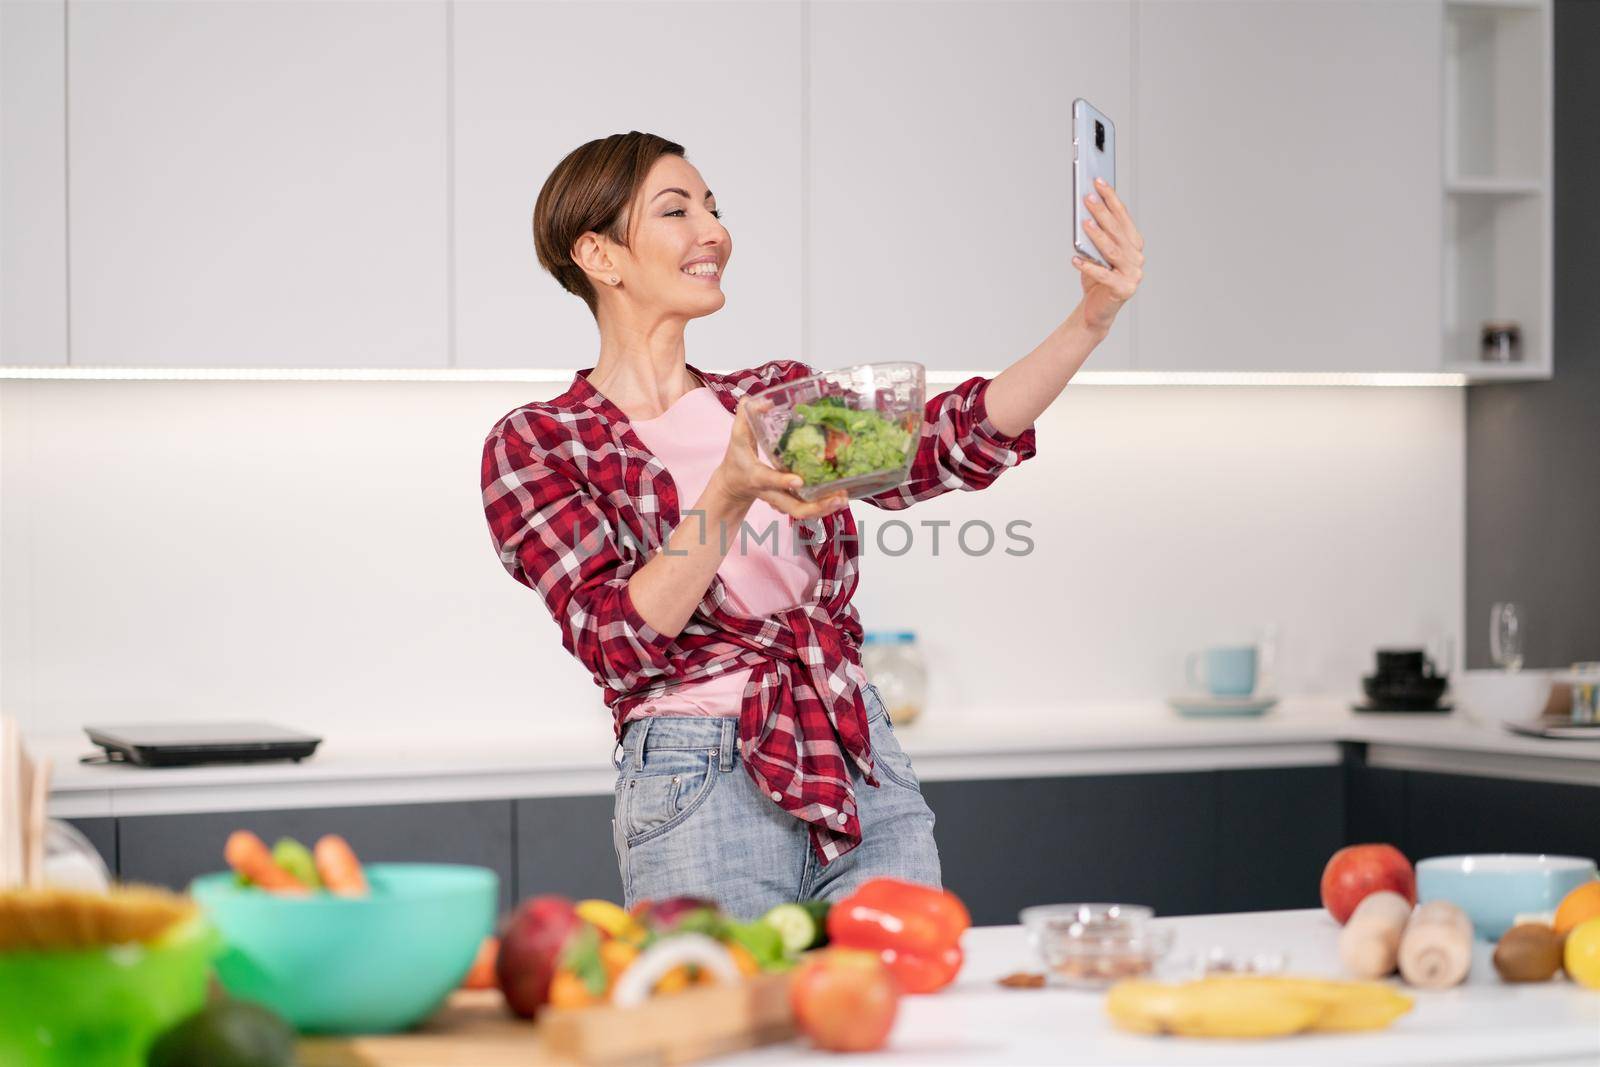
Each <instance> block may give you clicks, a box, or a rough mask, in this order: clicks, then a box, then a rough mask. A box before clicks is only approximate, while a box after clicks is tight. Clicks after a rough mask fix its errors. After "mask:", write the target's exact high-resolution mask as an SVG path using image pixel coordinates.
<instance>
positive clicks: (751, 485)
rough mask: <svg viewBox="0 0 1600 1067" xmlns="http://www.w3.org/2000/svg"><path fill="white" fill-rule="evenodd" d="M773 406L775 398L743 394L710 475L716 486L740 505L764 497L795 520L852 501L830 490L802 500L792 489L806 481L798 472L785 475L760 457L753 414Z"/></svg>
mask: <svg viewBox="0 0 1600 1067" xmlns="http://www.w3.org/2000/svg"><path fill="white" fill-rule="evenodd" d="M771 409H772V401H770V400H765V399H762V398H761V397H750V396H747V397H744V398H742V399H741V400H740V401H739V406H738V409H737V410H736V411H735V412H734V413H733V432H732V433H730V434H729V435H728V451H727V454H726V455H724V456H723V457H722V463H721V464H720V465H719V466H718V467H717V469H716V470H715V471H714V472H713V473H712V475H711V484H712V485H713V486H715V487H717V488H718V489H719V490H720V491H721V492H722V493H724V494H725V495H726V496H727V497H728V498H729V499H730V500H732V501H733V502H734V503H735V504H737V505H738V506H739V507H741V508H744V507H748V506H749V505H750V504H751V503H752V502H754V501H756V500H764V501H766V502H767V503H768V504H770V505H772V507H773V508H774V509H776V510H777V511H780V512H782V513H783V514H785V515H788V516H791V517H792V518H795V519H813V518H816V517H817V516H819V515H826V514H828V513H830V512H833V511H836V510H838V509H839V508H842V507H844V506H845V505H846V504H848V503H849V497H848V496H846V495H845V494H844V493H842V492H841V493H830V494H829V495H828V496H824V497H819V498H818V499H816V500H802V499H800V498H799V497H797V496H795V495H794V492H793V490H795V489H798V488H799V487H800V486H801V485H803V484H805V482H804V480H803V479H802V478H801V477H800V476H799V475H798V474H785V473H784V472H783V471H780V470H777V469H775V468H774V467H772V465H771V464H769V463H767V462H766V461H765V460H763V459H762V458H761V453H760V450H759V448H758V447H757V445H756V439H755V433H754V432H753V431H752V430H751V428H750V418H751V416H752V415H760V414H762V413H763V412H766V411H770V410H771Z"/></svg>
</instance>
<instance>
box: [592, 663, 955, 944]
mask: <svg viewBox="0 0 1600 1067" xmlns="http://www.w3.org/2000/svg"><path fill="white" fill-rule="evenodd" d="M862 698H863V700H864V701H865V702H866V707H867V723H868V725H869V727H870V736H871V739H872V751H873V754H874V757H875V759H876V764H875V770H876V775H877V778H878V781H879V783H880V784H879V786H878V788H876V789H874V788H873V787H872V786H870V785H867V784H866V781H865V780H864V779H863V778H862V777H861V773H860V771H859V770H858V769H857V768H855V767H854V766H852V767H851V771H852V777H853V780H854V785H855V791H856V806H857V812H858V814H859V817H860V819H861V833H862V841H861V844H860V845H858V846H856V847H855V848H854V849H852V850H851V851H849V852H847V853H845V854H844V855H843V856H840V857H839V858H838V859H836V860H834V861H833V862H832V863H829V864H827V865H824V864H823V863H822V861H821V860H819V859H818V858H817V855H816V853H815V851H814V850H813V849H812V847H811V841H810V836H809V834H808V831H807V826H808V824H807V823H805V822H803V821H801V820H800V819H796V818H795V817H794V816H793V815H790V814H789V813H788V812H786V811H784V810H783V809H782V808H780V807H778V806H777V805H776V804H774V803H773V802H772V801H771V800H769V799H768V798H767V797H766V795H765V794H763V793H761V792H760V791H759V790H757V788H756V784H755V783H754V782H753V781H751V780H750V775H749V774H748V773H746V771H745V769H744V767H743V766H742V765H741V762H740V758H739V750H738V748H739V746H738V741H739V737H738V732H739V731H738V725H739V724H738V720H736V719H720V718H703V717H694V716H683V715H662V716H654V717H651V718H646V719H640V720H637V721H635V722H632V723H629V724H628V727H627V730H626V732H625V733H624V734H623V737H622V745H621V748H622V757H621V759H620V760H618V761H616V766H617V771H618V774H617V784H616V806H615V813H614V817H613V818H612V821H611V828H612V832H611V836H612V842H613V844H614V845H615V847H616V852H617V867H618V869H619V870H620V872H621V874H622V888H623V897H624V901H623V903H624V906H625V907H630V908H631V907H632V906H633V905H634V904H635V903H636V902H638V901H640V900H659V899H661V898H663V897H671V896H679V895H689V896H699V897H707V898H709V899H711V900H714V901H716V902H717V903H719V904H720V905H721V906H722V908H723V910H724V911H725V912H726V913H727V914H729V915H733V916H735V917H738V918H744V919H753V918H756V917H758V916H760V915H762V914H763V913H765V912H766V910H767V909H768V908H771V907H772V906H773V905H775V904H783V903H792V902H794V901H797V900H810V899H822V900H836V899H838V898H839V897H842V896H844V895H845V894H847V893H849V892H851V891H852V890H853V889H855V887H856V886H858V885H860V884H861V883H862V882H864V881H866V880H867V879H868V878H875V877H878V876H880V875H889V876H892V877H896V878H903V879H906V880H907V881H912V882H921V883H923V884H925V885H933V886H938V885H941V884H942V883H941V882H940V875H939V851H938V848H937V847H936V846H935V845H934V841H933V821H934V820H933V812H932V811H931V810H929V808H928V805H927V803H926V802H925V801H924V800H923V799H922V788H921V785H920V784H919V783H918V781H917V775H916V772H915V771H914V770H912V767H911V760H910V758H909V757H908V756H907V755H906V754H905V752H904V751H903V750H902V749H901V748H900V744H899V742H898V741H896V740H895V736H894V728H893V727H892V726H891V725H890V723H889V713H888V709H887V708H885V707H884V704H883V700H882V698H881V696H880V695H879V693H878V690H877V688H876V687H875V686H871V685H868V686H867V687H866V688H865V689H863V690H862Z"/></svg>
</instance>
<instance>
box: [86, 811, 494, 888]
mask: <svg viewBox="0 0 1600 1067" xmlns="http://www.w3.org/2000/svg"><path fill="white" fill-rule="evenodd" d="M511 805H512V802H511V801H509V800H473V801H462V802H456V801H451V802H445V803H438V804H395V805H378V806H372V807H348V808H292V809H288V810H280V811H229V812H205V813H199V814H193V815H136V816H127V817H124V818H120V819H118V820H117V821H118V828H117V829H118V839H119V840H118V846H119V847H118V851H119V854H120V860H121V874H122V878H123V879H124V880H126V881H135V882H151V883H155V884H157V885H166V886H171V887H172V888H174V889H181V888H183V887H184V886H186V885H188V884H189V881H190V879H192V878H194V877H195V875H198V874H205V873H207V872H209V871H220V870H225V869H226V867H227V865H226V863H224V861H223V858H222V847H223V845H224V844H225V843H226V842H227V840H228V835H229V834H230V833H232V832H233V831H234V830H251V831H254V832H255V833H256V834H259V835H260V836H261V838H262V840H264V841H266V842H267V844H268V845H271V844H272V843H273V842H274V841H276V840H277V839H278V838H280V837H294V838H298V839H299V840H301V841H302V842H304V843H305V844H306V845H307V846H308V847H309V846H310V845H312V844H314V843H315V842H316V839H317V838H318V837H320V836H321V835H323V834H328V833H334V834H341V835H343V836H344V838H345V839H346V840H348V841H349V842H350V847H351V848H353V849H355V851H356V855H357V856H360V857H361V859H362V861H363V862H379V861H385V860H387V861H390V862H408V861H409V862H429V863H471V864H475V865H477V866H480V867H489V868H492V869H493V870H494V871H495V872H496V873H498V874H499V875H500V906H501V908H502V909H504V908H506V907H508V906H509V905H510V903H511V894H512V891H513V888H514V887H513V885H512V881H511V877H512V868H511V855H512V853H511Z"/></svg>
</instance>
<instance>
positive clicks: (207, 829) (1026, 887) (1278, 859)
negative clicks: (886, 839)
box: [72, 746, 1600, 924]
mask: <svg viewBox="0 0 1600 1067" xmlns="http://www.w3.org/2000/svg"><path fill="white" fill-rule="evenodd" d="M1363 757H1364V754H1363V752H1362V750H1361V748H1360V747H1359V746H1351V747H1350V748H1349V750H1348V751H1347V753H1346V762H1345V764H1344V766H1342V767H1299V768H1287V769H1261V770H1231V771H1201V772H1180V773H1163V774H1119V775H1104V776H1094V777H1061V778H1004V779H986V780H974V781H932V782H924V783H923V793H924V795H925V796H926V797H927V799H928V804H929V806H930V807H931V808H933V811H934V815H935V817H936V823H935V827H934V835H935V837H936V838H937V839H938V842H939V855H940V860H941V862H942V865H943V868H944V878H945V884H946V885H948V886H949V887H950V888H951V889H952V890H954V891H955V892H956V893H957V894H959V895H960V896H961V897H962V899H963V900H965V901H966V902H967V905H968V907H969V908H970V909H971V911H972V917H973V920H974V921H975V922H978V923H980V924H993V923H1013V922H1016V921H1017V912H1018V911H1019V910H1021V909H1022V908H1024V907H1026V906H1027V905H1029V904H1041V903H1050V902H1063V901H1075V900H1079V901H1087V900H1100V901H1125V902H1132V903H1140V904H1149V905H1151V906H1152V907H1154V908H1155V909H1156V911H1157V912H1158V913H1159V914H1163V915H1190V914H1197V913H1202V912H1219V911H1221V912H1229V911H1257V910H1263V909H1271V908H1297V907H1316V906H1317V905H1318V904H1319V895H1320V894H1319V890H1318V886H1319V882H1320V880H1321V876H1322V868H1323V866H1324V865H1325V864H1326V863H1327V860H1328V857H1329V856H1330V855H1332V854H1333V853H1334V851H1335V850H1337V849H1338V848H1339V847H1340V846H1342V845H1345V844H1353V843H1360V842H1367V841H1387V842H1390V843H1392V844H1395V845H1397V846H1399V848H1400V849H1401V850H1402V851H1404V852H1405V853H1406V855H1408V856H1410V857H1411V858H1412V859H1413V860H1415V859H1420V858H1422V857H1425V856H1434V855H1441V854H1444V853H1450V852H1553V853H1570V854H1577V855H1581V856H1594V857H1600V788H1596V787H1588V786H1577V785H1554V784H1546V783H1540V782H1520V781H1509V780H1504V779H1495V778H1475V777H1468V776H1463V775H1448V774H1425V773H1419V772H1412V771H1395V770H1388V769H1385V768H1372V767H1368V766H1366V763H1365V760H1364V758H1363ZM611 809H612V799H611V796H610V795H609V794H607V795H603V796H573V797H535V798H525V799H515V800H513V799H506V800H484V801H469V802H445V803H437V804H403V805H391V806H377V807H344V808H306V809H294V810H287V811H254V812H222V813H210V814H195V815H146V816H131V817H122V818H118V819H115V820H113V819H76V820H72V821H73V823H74V824H75V825H76V826H78V828H79V829H80V830H82V831H83V832H84V833H85V834H86V835H87V836H88V837H89V839H90V840H91V841H92V842H93V843H94V845H95V847H96V848H98V849H100V851H101V854H102V856H104V857H105V859H106V863H107V865H108V866H110V867H111V868H112V869H113V870H116V871H119V872H120V874H121V876H122V877H123V878H124V879H127V880H130V881H143V882H154V883H157V884H162V885H169V886H172V887H174V888H182V887H183V886H185V885H187V884H188V882H189V880H190V879H191V878H193V877H194V876H195V875H197V874H202V873H204V872H207V871H216V870H221V869H222V868H223V859H222V847H223V843H224V842H225V841H226V840H227V836H228V834H229V833H230V832H231V831H233V830H235V829H238V828H241V827H242V828H245V829H249V830H253V831H255V832H256V833H257V834H260V835H261V837H262V838H264V839H265V840H266V841H267V842H268V843H269V844H270V843H271V842H272V841H274V840H276V839H277V838H278V837H280V836H284V835H288V836H292V837H297V838H300V839H301V840H303V841H305V842H307V843H308V844H309V843H311V842H313V841H314V840H315V839H316V837H317V836H318V835H320V834H324V833H330V832H331V833H340V834H343V835H344V836H345V837H347V838H348V839H349V840H350V843H351V845H353V846H354V847H355V850H356V852H357V854H358V855H360V856H361V857H362V858H363V859H365V860H372V861H377V860H398V861H405V860H412V861H425V862H441V863H473V864H479V865H481V866H485V867H490V868H493V869H494V870H495V871H497V872H499V874H500V900H501V907H502V909H505V908H508V907H509V906H510V905H511V904H512V903H513V902H514V901H516V900H520V899H522V898H525V897H528V896H532V895H534V894H538V893H560V894H562V895H564V896H568V897H572V898H582V897H600V898H603V899H606V900H616V901H620V900H621V899H622V885H621V882H620V880H619V879H618V876H617V859H616V853H615V852H614V851H613V848H612V844H611Z"/></svg>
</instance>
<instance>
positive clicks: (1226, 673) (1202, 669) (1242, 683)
mask: <svg viewBox="0 0 1600 1067" xmlns="http://www.w3.org/2000/svg"><path fill="white" fill-rule="evenodd" d="M1184 673H1185V674H1187V675H1188V677H1189V684H1190V685H1191V686H1193V687H1194V688H1196V689H1204V690H1206V691H1207V692H1209V693H1210V694H1211V695H1212V696H1218V697H1245V696H1249V695H1250V694H1251V693H1253V692H1255V688H1256V649H1255V646H1254V645H1234V646H1227V647H1219V648H1208V649H1205V650H1204V651H1201V652H1191V653H1190V654H1189V659H1188V663H1187V665H1186V666H1185V668H1184Z"/></svg>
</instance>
